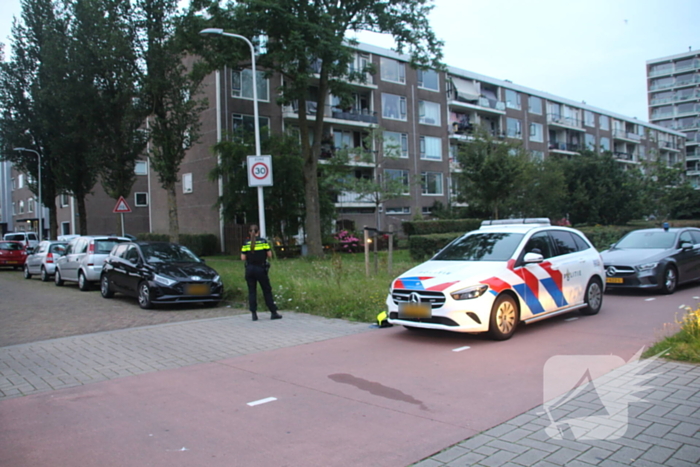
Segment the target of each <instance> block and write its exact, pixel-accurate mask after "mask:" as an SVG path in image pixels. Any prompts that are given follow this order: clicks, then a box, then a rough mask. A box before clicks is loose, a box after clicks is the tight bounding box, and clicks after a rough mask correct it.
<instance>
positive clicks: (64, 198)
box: [61, 194, 70, 208]
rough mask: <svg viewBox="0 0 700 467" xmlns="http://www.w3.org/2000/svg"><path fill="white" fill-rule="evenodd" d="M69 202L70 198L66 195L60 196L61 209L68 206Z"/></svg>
mask: <svg viewBox="0 0 700 467" xmlns="http://www.w3.org/2000/svg"><path fill="white" fill-rule="evenodd" d="M69 201H70V197H69V196H68V195H66V194H61V207H62V208H65V207H67V206H68V203H69Z"/></svg>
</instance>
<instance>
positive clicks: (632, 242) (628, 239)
mask: <svg viewBox="0 0 700 467" xmlns="http://www.w3.org/2000/svg"><path fill="white" fill-rule="evenodd" d="M675 241H676V233H675V232H666V231H663V230H659V231H656V232H649V231H646V232H645V231H643V230H641V231H637V232H630V233H628V234H627V235H626V236H624V237H623V238H622V240H620V241H619V242H617V245H615V248H663V249H668V248H673V244H674V242H675Z"/></svg>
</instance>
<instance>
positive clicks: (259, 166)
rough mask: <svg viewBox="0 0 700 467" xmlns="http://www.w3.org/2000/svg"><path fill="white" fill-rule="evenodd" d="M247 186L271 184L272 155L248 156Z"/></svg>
mask: <svg viewBox="0 0 700 467" xmlns="http://www.w3.org/2000/svg"><path fill="white" fill-rule="evenodd" d="M248 186H272V156H248Z"/></svg>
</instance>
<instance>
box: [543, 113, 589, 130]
mask: <svg viewBox="0 0 700 467" xmlns="http://www.w3.org/2000/svg"><path fill="white" fill-rule="evenodd" d="M547 122H548V123H554V124H558V125H564V126H568V127H574V128H583V124H582V122H581V120H580V119H578V118H575V117H564V116H562V115H560V114H547Z"/></svg>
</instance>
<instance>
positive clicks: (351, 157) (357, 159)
mask: <svg viewBox="0 0 700 467" xmlns="http://www.w3.org/2000/svg"><path fill="white" fill-rule="evenodd" d="M341 150H342V151H346V155H347V158H348V159H347V162H348V164H349V165H358V166H366V167H370V166H372V167H373V166H374V163H375V160H376V154H377V151H370V150H368V149H365V148H363V147H355V148H350V147H344V148H339V147H337V146H333V145H332V144H328V143H324V144H321V156H320V158H319V159H320V160H321V161H327V160H329V159H331V158H332V157H333V156H335V155H336V154H337V153H338V151H341Z"/></svg>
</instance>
